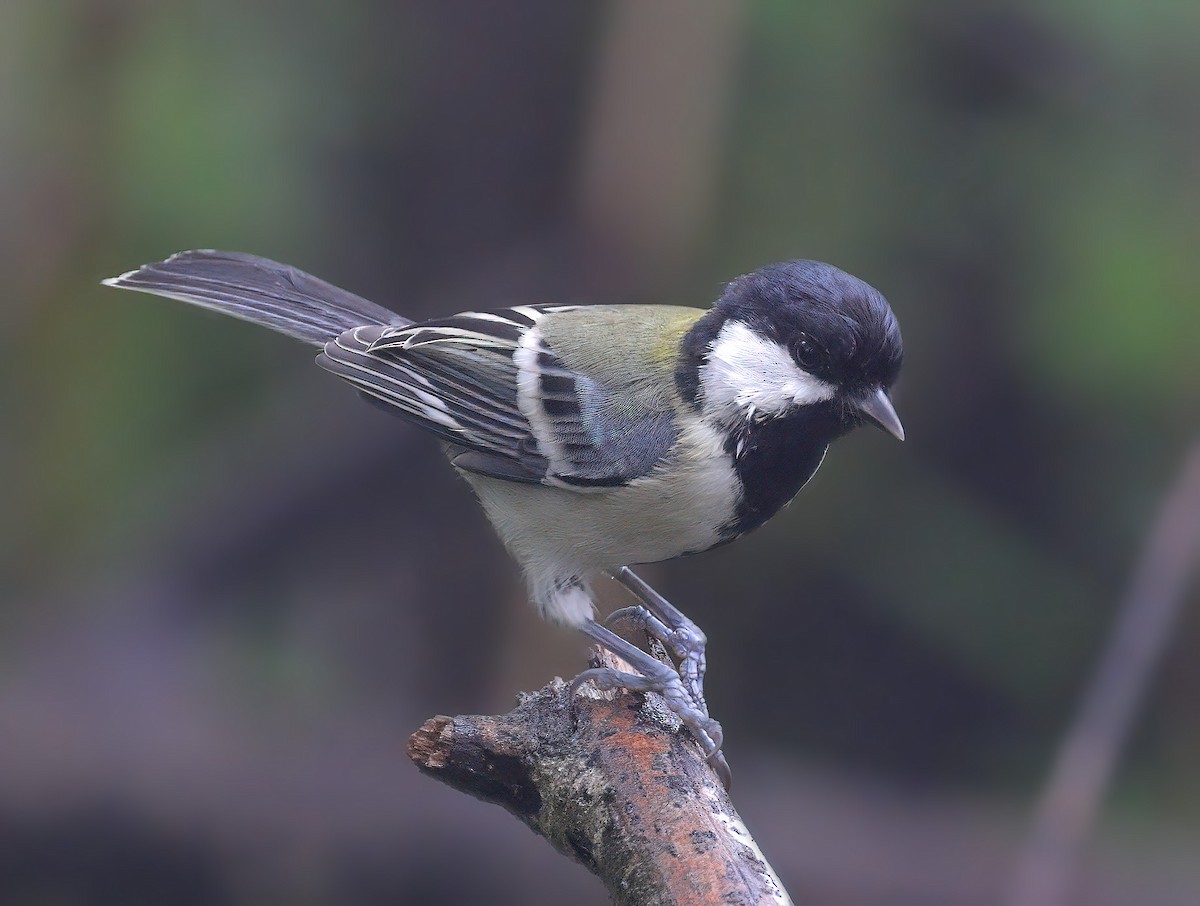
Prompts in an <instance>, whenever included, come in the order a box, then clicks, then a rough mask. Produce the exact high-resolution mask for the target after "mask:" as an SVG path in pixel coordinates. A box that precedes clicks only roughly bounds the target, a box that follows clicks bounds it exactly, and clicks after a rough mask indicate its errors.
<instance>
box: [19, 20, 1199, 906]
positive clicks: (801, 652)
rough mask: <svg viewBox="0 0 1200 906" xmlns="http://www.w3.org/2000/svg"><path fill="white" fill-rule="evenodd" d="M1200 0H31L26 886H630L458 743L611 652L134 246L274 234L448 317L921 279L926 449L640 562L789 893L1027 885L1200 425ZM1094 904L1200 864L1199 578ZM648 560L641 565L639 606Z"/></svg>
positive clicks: (1089, 849)
mask: <svg viewBox="0 0 1200 906" xmlns="http://www.w3.org/2000/svg"><path fill="white" fill-rule="evenodd" d="M1198 29H1200V6H1198V5H1196V4H1185V3H1178V2H1157V0H1150V2H1143V3H1133V2H1129V0H1124V2H1117V0H1101V2H1095V0H1092V2H1086V3H1084V2H1078V0H1059V2H1056V3H1051V4H1044V3H1034V2H1032V0H1029V2H1021V0H1010V2H1001V0H994V2H992V0H966V2H949V0H908V2H901V0H866V2H863V3H855V4H841V5H837V6H824V7H821V6H817V5H810V4H801V3H794V2H789V0H759V2H752V3H746V4H744V5H743V4H738V3H732V2H726V0H704V2H696V0H656V2H654V3H639V2H637V0H613V2H594V3H563V2H561V0H524V2H522V3H519V4H487V3H481V2H465V0H404V2H382V0H345V2H342V3H338V4H333V3H328V2H325V0H287V2H283V0H277V2H271V0H255V2H242V0H208V2H205V3H190V2H185V0H154V2H151V0H49V2H39V0H8V2H6V3H4V4H3V5H2V6H0V204H2V206H3V211H4V216H3V218H0V272H2V273H3V275H4V279H5V284H6V291H5V293H4V301H3V303H2V304H0V411H2V423H0V424H2V426H3V427H2V428H0V467H2V468H3V472H4V474H5V475H6V476H7V480H6V481H4V482H3V483H2V484H0V539H2V541H3V543H2V544H0V596H2V597H0V900H2V901H3V902H6V903H7V902H12V903H18V904H20V903H35V902H36V903H54V904H93V903H97V904H99V903H129V902H138V903H159V902H162V903H167V902H170V903H175V904H189V903H196V904H225V903H230V904H242V903H263V902H290V903H309V904H326V903H330V904H332V903H354V904H385V903H388V904H390V903H414V904H415V903H471V902H489V903H523V904H535V906H536V904H551V903H562V902H567V901H570V902H573V903H577V904H580V906H582V904H593V903H595V904H599V903H604V902H607V900H606V896H605V893H604V890H603V888H602V887H601V885H600V884H599V882H598V881H596V880H595V879H594V878H592V877H591V876H589V875H588V874H587V873H586V872H585V871H584V870H583V869H582V868H580V867H578V866H576V865H573V864H571V863H569V862H568V861H567V860H565V859H563V858H562V857H560V856H558V855H557V854H555V853H554V852H553V851H552V850H551V849H550V847H549V846H548V845H547V844H546V843H545V842H544V841H542V840H540V839H538V838H536V837H535V836H534V835H533V834H531V833H529V832H528V831H527V830H526V829H524V828H522V827H520V826H519V825H518V824H517V822H515V821H514V820H513V819H512V818H511V817H510V816H508V815H506V814H504V813H503V812H502V811H501V810H499V809H497V808H495V807H493V806H487V805H484V804H482V803H478V802H476V801H474V800H471V799H469V798H467V797H464V796H462V795H460V794H457V793H454V792H452V791H450V790H449V789H448V788H445V787H442V786H441V785H439V784H437V783H435V782H433V781H432V780H428V779H426V778H423V777H421V776H420V775H419V774H418V773H417V771H416V769H415V768H414V767H413V766H412V765H411V764H410V763H409V761H408V759H407V758H406V757H405V755H404V744H405V740H406V738H407V736H408V734H409V733H410V732H412V730H414V729H415V728H416V727H417V726H418V725H419V724H420V723H421V722H422V721H423V720H424V719H426V718H427V717H430V716H432V715H433V714H436V713H446V714H455V713H461V712H468V713H480V712H498V711H504V710H508V709H509V708H510V707H511V706H512V704H513V702H514V697H515V695H516V693H517V692H518V691H520V690H522V689H534V688H537V687H539V686H541V685H543V684H544V683H545V682H547V681H548V680H549V679H550V678H551V677H552V676H554V675H555V674H558V675H562V676H571V675H573V674H574V673H576V672H578V670H579V669H581V667H582V665H583V663H584V658H585V655H586V646H585V645H584V643H583V642H582V641H581V639H580V638H578V637H576V636H574V635H572V634H570V633H568V632H565V631H560V630H557V629H554V628H552V627H548V626H545V625H543V624H541V623H540V622H539V621H538V620H537V618H536V616H535V614H534V613H533V611H532V609H531V608H530V607H529V606H528V605H527V604H526V602H525V597H524V590H523V587H522V584H521V581H520V577H519V575H518V573H517V570H516V568H515V567H514V566H513V564H512V563H511V562H509V560H508V559H507V557H506V555H505V554H504V552H503V550H502V548H501V547H500V545H499V543H498V542H497V541H496V540H495V538H494V537H493V535H492V533H491V531H490V529H489V528H488V526H487V525H486V523H485V521H484V519H483V516H482V515H481V514H480V513H479V512H478V511H477V508H476V506H475V504H474V502H473V501H472V499H471V496H470V494H469V493H468V490H467V488H466V486H465V485H464V484H463V483H462V482H461V481H459V480H458V479H456V478H455V476H454V475H453V474H452V472H451V470H450V469H449V467H448V466H447V465H446V464H445V462H444V461H443V460H442V459H441V457H440V454H439V452H438V450H437V447H436V445H435V444H434V443H433V442H431V441H430V439H429V438H427V437H426V436H423V435H421V434H420V433H419V432H417V431H415V430H413V429H411V428H409V427H407V426H406V425H405V424H403V423H402V422H400V421H399V420H396V419H391V418H389V417H388V416H386V415H385V414H384V413H382V412H379V411H377V410H375V409H373V408H371V407H368V406H364V405H362V404H360V403H359V401H358V400H357V399H356V398H355V396H354V394H353V393H352V392H350V391H349V390H348V389H347V388H346V387H344V386H342V385H340V384H338V382H336V381H334V380H332V379H330V377H329V376H328V375H326V374H324V373H322V372H321V371H319V370H318V369H316V368H315V367H313V366H312V363H311V358H312V355H311V352H310V351H309V350H306V349H304V348H302V347H300V346H299V345H296V344H294V343H293V342H291V341H289V340H287V339H284V338H281V337H278V336H275V335H272V334H269V333H267V332H265V331H263V330H261V329H256V328H253V327H250V326H248V325H245V324H242V323H239V322H236V321H232V320H228V319H222V318H220V317H217V316H215V315H210V314H207V313H204V312H201V311H198V310H195V309H191V308H188V307H186V306H183V305H180V304H176V303H173V302H169V301H165V300H161V299H153V298H151V297H148V296H141V295H132V294H127V293H116V292H114V291H112V290H109V289H106V288H103V287H101V286H99V284H98V281H99V280H100V279H101V278H103V277H106V276H111V275H113V274H116V273H120V272H122V271H125V270H128V269H130V268H132V267H134V266H136V265H137V264H139V263H142V262H145V261H151V260H155V259H158V258H161V257H163V256H166V255H168V254H170V253H171V252H174V251H177V250H179V249H185V248H194V247H218V248H230V249H239V250H243V251H250V252H255V253H258V254H262V255H266V256H270V257H274V258H277V259H280V260H284V261H287V262H289V263H292V264H295V265H297V266H299V267H302V268H304V269H305V270H308V271H310V272H312V273H314V274H317V275H320V276H322V277H324V278H326V279H328V280H330V281H332V282H335V283H338V284H340V285H342V286H345V287H347V288H349V289H352V290H354V291H355V292H358V293H360V294H362V295H365V296H367V297H369V298H372V299H374V300H375V301H378V302H380V303H382V304H385V305H387V306H389V307H392V308H394V309H395V310H397V311H399V312H402V313H404V314H406V315H408V316H410V317H414V318H422V317H430V316H434V315H441V314H447V313H450V312H455V311H459V310H463V309H466V308H479V307H491V306H502V305H508V304H518V303H529V302H604V301H655V302H670V303H679V304H688V305H707V304H708V303H709V302H710V301H711V300H712V299H713V298H715V296H716V295H717V294H718V293H719V292H720V289H721V286H722V283H723V282H724V281H725V280H728V279H729V278H731V277H733V276H735V275H737V274H740V273H743V272H746V271H748V270H752V269H754V268H755V267H758V266H760V265H762V264H764V263H767V262H771V261H775V260H779V259H785V258H794V257H812V258H819V259H824V260H828V261H831V262H833V263H835V264H837V265H839V266H841V267H844V268H846V269H847V270H850V271H851V272H853V273H855V274H856V275H858V276H860V277H862V278H864V279H866V280H867V281H868V282H870V283H872V284H874V285H875V286H877V287H878V288H880V289H881V290H882V291H883V292H884V293H885V294H886V295H887V296H888V298H889V299H890V301H891V302H892V305H893V307H894V308H895V310H896V312H897V314H898V316H899V318H900V321H901V323H902V325H903V328H904V333H905V340H906V347H907V349H906V352H907V361H906V365H905V371H904V374H903V376H902V378H901V382H900V384H899V385H898V388H897V391H896V398H897V408H898V409H899V411H900V414H901V416H902V418H903V419H904V423H905V427H906V429H907V431H908V437H909V439H908V441H907V442H906V443H905V444H903V445H898V444H896V443H895V442H894V441H892V440H891V439H890V438H888V437H887V436H886V435H884V434H883V433H882V432H872V431H861V432H857V433H856V434H854V435H852V436H850V437H849V438H847V439H845V440H843V441H842V442H840V443H839V444H838V445H837V447H836V448H835V449H834V451H833V455H831V456H830V457H829V460H828V461H827V462H826V464H825V466H824V467H823V469H822V470H821V472H820V473H819V475H818V476H817V477H816V478H815V479H814V480H813V482H812V483H811V484H810V485H809V487H808V488H807V489H806V490H805V491H804V493H803V494H802V495H801V496H800V498H799V499H798V500H797V501H796V503H795V504H794V505H793V506H792V507H790V508H789V509H787V510H786V511H785V512H784V513H783V514H781V515H780V516H779V517H778V518H776V519H775V520H774V521H773V522H772V523H770V524H769V525H768V526H767V527H765V528H764V529H762V530H760V531H759V532H758V533H757V534H755V535H753V536H751V537H750V538H747V539H744V540H743V541H741V542H740V543H738V544H736V545H733V546H731V547H727V548H724V549H721V550H719V551H716V552H712V553H709V554H705V555H702V556H698V557H694V558H690V559H687V560H683V561H678V562H674V563H669V564H663V565H660V566H655V567H653V568H650V569H648V570H647V571H646V573H645V575H646V576H647V577H648V578H649V579H650V580H651V581H652V582H654V583H655V584H656V585H657V586H658V587H659V588H660V589H661V590H662V591H663V592H664V593H665V594H666V595H667V596H668V597H670V598H671V599H672V600H674V601H675V602H676V603H677V604H679V605H680V606H682V607H683V608H684V609H685V610H686V611H687V612H688V613H689V614H690V615H692V616H693V617H694V618H695V619H696V620H697V622H699V623H700V624H701V625H702V626H703V627H704V628H705V629H706V630H707V632H708V634H709V637H710V639H711V644H710V648H709V664H710V673H709V682H708V687H709V690H710V693H709V694H710V704H711V706H712V711H713V714H714V715H715V716H716V717H718V718H719V719H720V720H722V721H723V722H724V725H725V729H726V734H727V746H726V752H727V754H728V756H729V759H730V762H731V763H732V766H733V770H734V774H735V777H736V781H737V782H736V786H735V789H734V800H735V803H736V804H737V806H738V807H739V808H740V810H741V812H742V815H743V817H744V818H745V820H746V822H747V824H748V825H749V826H750V828H751V830H752V831H754V832H755V834H756V836H757V838H758V841H759V843H760V845H761V846H762V848H763V850H764V851H765V852H766V853H767V855H768V856H769V857H770V858H771V860H772V861H773V863H774V865H775V867H776V869H777V870H778V872H779V873H780V875H781V876H782V878H783V880H784V882H785V884H786V885H787V886H788V887H789V889H790V891H791V893H792V894H793V896H794V897H796V898H797V900H798V901H800V902H813V903H818V902H819V903H837V904H889V906H891V904H921V906H930V904H934V906H936V904H955V906H958V904H976V903H978V904H985V903H998V902H1000V900H1001V898H1002V896H1003V895H1004V891H1005V890H1006V889H1007V887H1008V886H1009V883H1010V879H1011V875H1012V872H1013V865H1014V859H1015V856H1016V854H1017V853H1018V852H1019V850H1020V848H1021V844H1022V840H1023V839H1024V837H1025V835H1026V833H1027V830H1028V824H1029V815H1030V811H1031V807H1032V804H1033V802H1034V800H1035V798H1036V795H1037V792H1038V790H1039V787H1040V785H1041V784H1042V782H1043V780H1044V778H1045V776H1046V773H1047V771H1048V769H1049V766H1050V764H1051V763H1052V760H1053V757H1054V752H1055V750H1056V747H1057V745H1058V744H1059V742H1060V740H1061V739H1062V737H1063V733H1064V731H1065V729H1066V727H1067V725H1068V724H1069V722H1070V720H1071V717H1072V715H1073V714H1074V712H1075V709H1076V708H1077V706H1078V702H1079V700H1080V696H1081V695H1082V693H1083V691H1084V689H1085V686H1086V685H1087V681H1088V677H1089V674H1090V672H1091V670H1092V666H1093V664H1094V662H1095V660H1096V658H1097V656H1098V652H1099V651H1100V650H1101V648H1102V646H1103V644H1104V642H1105V639H1106V638H1107V637H1108V633H1109V631H1110V627H1111V626H1112V623H1113V619H1114V615H1115V613H1116V608H1117V605H1118V602H1119V600H1120V599H1121V596H1122V592H1123V589H1124V588H1125V586H1126V584H1127V582H1128V578H1129V576H1130V574H1131V572H1132V571H1133V569H1134V564H1135V562H1136V560H1137V557H1138V551H1139V549H1140V548H1141V545H1142V543H1143V540H1144V538H1145V536H1146V534H1147V532H1148V530H1149V527H1150V525H1151V523H1152V521H1153V519H1154V514H1155V511H1156V509H1157V507H1158V502H1159V500H1160V499H1161V498H1162V496H1163V495H1164V493H1165V492H1166V491H1167V489H1168V488H1169V487H1170V485H1171V484H1172V481H1173V476H1174V475H1175V474H1176V472H1177V471H1178V469H1179V467H1180V464H1181V462H1182V461H1183V458H1184V453H1185V450H1186V449H1187V447H1188V445H1189V443H1190V442H1191V440H1192V438H1193V437H1194V435H1195V433H1196V431H1197V426H1198V424H1200V417H1198V415H1200V302H1198V298H1197V285H1198V283H1197V278H1198V270H1200V265H1198V256H1197V254H1196V250H1197V248H1198V244H1200V189H1198V187H1200V153H1198V152H1200V54H1197V52H1196V40H1195V36H1196V34H1197V33H1198ZM1197 597H1198V594H1197V592H1196V591H1195V590H1194V589H1193V590H1192V591H1191V593H1190V601H1189V602H1188V603H1190V605H1193V606H1190V607H1187V608H1185V610H1184V611H1183V613H1184V616H1183V618H1182V619H1181V620H1180V621H1178V622H1177V623H1175V624H1174V626H1173V627H1172V633H1171V638H1170V641H1169V644H1168V646H1167V648H1166V651H1165V656H1164V658H1163V660H1162V662H1161V663H1160V664H1159V665H1158V668H1157V669H1156V671H1155V674H1154V680H1153V682H1152V684H1151V685H1150V687H1149V692H1148V695H1147V697H1146V698H1145V700H1144V703H1143V706H1142V707H1140V709H1139V712H1138V715H1137V720H1136V723H1135V725H1134V732H1133V735H1132V738H1131V739H1130V744H1129V746H1128V747H1127V749H1126V750H1125V752H1124V754H1123V757H1122V760H1121V762H1120V766H1119V770H1118V772H1117V773H1116V776H1115V782H1114V784H1113V786H1112V788H1111V789H1110V790H1109V791H1108V795H1107V796H1106V798H1105V802H1104V809H1103V811H1102V813H1101V816H1100V820H1099V822H1098V824H1097V826H1096V827H1095V828H1094V833H1093V834H1092V835H1091V837H1090V840H1089V842H1088V844H1087V846H1086V848H1085V850H1084V858H1083V861H1082V864H1081V866H1080V874H1079V877H1078V879H1077V884H1076V886H1075V888H1074V892H1073V895H1072V899H1071V900H1070V902H1077V903H1089V904H1108V903H1112V904H1116V903H1122V904H1126V903H1134V902H1136V903H1139V904H1176V903H1178V904H1193V906H1194V904H1195V903H1197V902H1200V864H1197V861H1196V858H1195V855H1196V853H1197V852H1198V851H1200V771H1197V764H1198V763H1200V699H1198V697H1197V692H1198V690H1200V660H1198V659H1197V658H1196V657H1195V652H1196V651H1197V650H1198V646H1200V610H1198V609H1197V608H1196V607H1195V606H1194V605H1195V604H1196V603H1197ZM620 600H621V598H620V596H619V595H618V594H616V593H615V592H614V593H613V596H612V600H611V601H609V602H608V603H609V604H616V603H618V602H619V601H620Z"/></svg>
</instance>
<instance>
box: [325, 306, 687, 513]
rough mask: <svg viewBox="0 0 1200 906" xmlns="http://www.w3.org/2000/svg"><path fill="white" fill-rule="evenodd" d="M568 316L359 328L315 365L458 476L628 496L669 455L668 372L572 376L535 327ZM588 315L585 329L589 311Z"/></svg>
mask: <svg viewBox="0 0 1200 906" xmlns="http://www.w3.org/2000/svg"><path fill="white" fill-rule="evenodd" d="M610 308H613V309H627V308H630V307H628V306H615V307H610ZM576 310H578V309H577V307H575V306H518V307H516V308H509V309H502V310H497V311H485V312H466V313H464V314H460V315H456V316H454V317H452V318H446V319H443V320H437V321H428V322H424V323H421V324H414V325H408V326H401V327H378V326H370V327H357V328H354V329H351V330H348V331H346V332H344V333H342V334H341V335H340V336H338V337H337V338H336V339H335V340H333V341H331V342H330V343H328V344H327V345H326V346H325V350H324V352H323V353H322V354H321V355H319V356H318V357H317V362H318V364H320V365H321V366H322V367H324V368H326V369H328V370H330V371H332V372H334V373H335V374H337V375H339V376H340V377H342V378H345V379H346V380H348V381H350V382H351V383H352V384H354V385H355V386H357V387H358V388H359V390H360V391H361V392H362V393H364V394H366V395H367V396H368V397H369V398H371V399H372V400H373V401H377V402H380V403H382V404H384V405H386V406H387V407H388V408H389V409H391V411H393V412H395V413H396V414H398V415H401V416H402V417H405V418H407V419H409V420H410V421H413V422H415V423H417V424H418V425H420V426H421V427H422V428H425V429H426V430H428V431H431V432H433V433H434V434H436V435H437V436H438V437H440V438H441V439H442V440H444V441H446V442H447V443H448V444H450V445H451V447H452V454H451V455H452V456H453V457H454V463H455V465H456V466H458V467H459V468H462V469H466V470H467V471H471V472H477V473H480V474H485V475H490V476H492V477H495V478H502V479H505V480H508V481H523V482H531V483H542V484H549V485H554V486H558V487H567V488H575V489H580V490H584V489H589V488H601V487H613V486H618V485H623V484H627V483H628V482H630V481H632V480H633V479H635V478H638V477H640V476H642V475H645V474H647V473H648V472H649V471H650V470H651V469H652V468H653V467H654V466H655V465H656V464H657V463H658V462H659V461H660V460H662V459H663V457H665V456H666V455H667V454H668V453H669V452H670V450H671V448H672V446H673V445H674V443H675V439H676V433H677V431H676V426H675V422H674V418H673V414H672V412H673V410H672V408H671V406H670V404H669V400H670V397H669V396H668V395H667V393H666V392H664V389H663V387H664V381H665V384H666V385H668V386H669V385H671V384H672V381H671V372H670V369H669V367H668V368H667V370H666V371H665V374H659V373H657V372H655V373H653V374H646V375H644V376H643V377H642V379H640V380H639V379H634V380H619V379H614V378H613V377H612V376H611V375H609V376H607V378H606V379H600V378H599V377H597V376H596V375H594V374H590V373H586V372H585V369H583V368H580V367H573V365H574V364H575V363H570V364H569V363H568V362H567V361H564V359H563V358H562V357H560V355H559V354H557V353H556V351H555V350H554V349H553V348H551V345H550V344H549V343H548V342H547V340H546V335H545V331H543V330H542V328H541V327H540V326H539V322H543V323H548V321H545V322H544V321H543V319H556V318H561V317H562V316H563V315H565V314H567V313H569V312H573V311H576ZM588 312H589V315H590V317H591V318H593V319H594V318H595V316H596V315H595V312H596V309H595V308H590V309H588ZM555 332H561V326H560V329H559V331H555Z"/></svg>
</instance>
